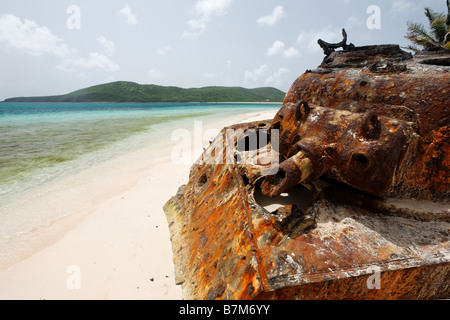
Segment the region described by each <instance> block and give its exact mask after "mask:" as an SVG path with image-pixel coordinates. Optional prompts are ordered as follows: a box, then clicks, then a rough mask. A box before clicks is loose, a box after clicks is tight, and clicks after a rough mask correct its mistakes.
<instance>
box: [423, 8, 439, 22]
mask: <svg viewBox="0 0 450 320" xmlns="http://www.w3.org/2000/svg"><path fill="white" fill-rule="evenodd" d="M425 15H426V16H427V18H428V22H429V23H430V25H431V24H432V23H433V21H434V20H436V19H438V18H440V16H442V15H443V14H442V13H437V12H435V11H433V10H432V9H430V8H425Z"/></svg>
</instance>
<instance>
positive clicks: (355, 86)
mask: <svg viewBox="0 0 450 320" xmlns="http://www.w3.org/2000/svg"><path fill="white" fill-rule="evenodd" d="M433 57H434V58H433V59H437V60H439V59H445V57H447V58H448V57H450V54H449V53H443V54H440V55H438V54H436V55H433ZM427 59H429V56H427V55H419V56H417V57H415V58H414V59H412V58H411V57H409V55H408V54H406V53H404V52H402V51H401V50H400V49H399V48H398V46H394V45H389V46H378V47H377V46H371V47H362V49H360V50H356V51H351V52H348V53H339V52H335V53H333V54H331V55H330V56H328V57H326V58H325V60H324V62H323V63H322V65H321V67H320V68H319V69H317V70H314V71H312V72H307V73H305V74H303V75H302V76H300V77H299V78H298V79H297V80H296V81H295V82H294V83H293V85H292V86H291V89H290V90H289V92H288V93H287V95H286V98H285V101H284V102H285V104H286V103H289V102H291V103H294V104H295V103H298V102H299V101H302V100H304V101H308V103H309V104H311V105H318V106H324V107H327V108H331V109H336V110H343V111H350V112H355V113H361V114H364V113H366V112H367V111H373V112H374V113H375V114H376V115H378V116H382V117H388V118H391V119H394V120H401V121H404V122H409V123H411V124H412V125H413V126H414V129H415V130H416V132H417V134H418V135H419V137H420V138H419V141H418V145H417V147H416V150H417V151H416V156H415V157H414V159H413V160H412V161H411V162H410V163H409V164H408V168H406V170H404V175H403V176H402V178H401V181H402V183H401V185H399V186H397V189H396V190H392V191H391V193H395V196H407V197H411V198H416V199H425V200H439V201H443V200H446V199H447V201H448V192H449V191H448V190H449V188H450V174H449V172H450V170H449V169H450V157H449V156H448V155H449V153H450V147H449V141H450V127H449V126H450V114H449V113H450V104H449V101H450V72H449V69H450V68H449V67H447V66H442V65H430V64H422V62H423V61H424V60H427ZM374 70H375V72H374ZM397 70H403V71H397Z"/></svg>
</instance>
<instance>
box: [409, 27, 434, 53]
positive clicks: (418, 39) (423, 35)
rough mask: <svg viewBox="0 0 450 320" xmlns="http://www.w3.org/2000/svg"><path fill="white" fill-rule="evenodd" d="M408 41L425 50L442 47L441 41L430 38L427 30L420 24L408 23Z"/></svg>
mask: <svg viewBox="0 0 450 320" xmlns="http://www.w3.org/2000/svg"><path fill="white" fill-rule="evenodd" d="M406 39H408V40H410V41H412V42H413V43H415V44H418V45H420V46H424V47H425V48H430V47H439V46H440V44H439V41H436V39H434V38H433V37H432V36H430V35H429V34H428V32H427V31H426V30H425V27H424V26H423V25H422V24H420V23H412V22H408V33H407V34H406Z"/></svg>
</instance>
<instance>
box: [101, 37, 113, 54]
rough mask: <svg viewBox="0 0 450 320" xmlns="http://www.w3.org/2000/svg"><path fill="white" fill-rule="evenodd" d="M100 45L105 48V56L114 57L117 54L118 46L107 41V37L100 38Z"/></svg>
mask: <svg viewBox="0 0 450 320" xmlns="http://www.w3.org/2000/svg"><path fill="white" fill-rule="evenodd" d="M97 41H98V43H100V45H101V46H102V47H103V50H104V51H105V54H106V55H107V56H112V55H114V53H115V52H116V46H115V45H114V42H112V41H110V40H107V39H106V38H105V37H100V38H98V39H97Z"/></svg>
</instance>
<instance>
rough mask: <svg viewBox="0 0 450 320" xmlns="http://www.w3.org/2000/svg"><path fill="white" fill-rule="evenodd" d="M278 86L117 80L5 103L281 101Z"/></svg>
mask: <svg viewBox="0 0 450 320" xmlns="http://www.w3.org/2000/svg"><path fill="white" fill-rule="evenodd" d="M284 97H285V93H284V92H282V91H281V90H278V89H276V88H270V87H266V88H255V89H246V88H242V87H203V88H191V89H184V88H179V87H163V86H157V85H153V84H146V85H142V84H138V83H134V82H127V81H117V82H112V83H106V84H101V85H97V86H93V87H89V88H85V89H81V90H77V91H74V92H72V93H68V94H64V95H58V96H45V97H44V96H43V97H18V98H10V99H6V100H5V101H4V102H282V101H283V100H284Z"/></svg>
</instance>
